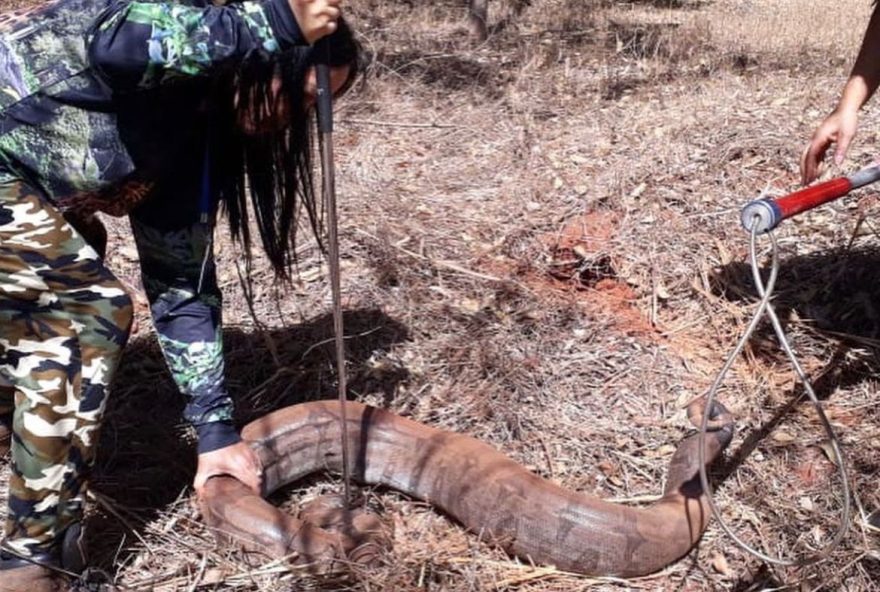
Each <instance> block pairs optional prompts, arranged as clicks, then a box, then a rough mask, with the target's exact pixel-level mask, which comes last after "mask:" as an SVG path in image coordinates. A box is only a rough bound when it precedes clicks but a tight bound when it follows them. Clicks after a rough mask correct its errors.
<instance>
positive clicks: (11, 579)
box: [0, 551, 68, 592]
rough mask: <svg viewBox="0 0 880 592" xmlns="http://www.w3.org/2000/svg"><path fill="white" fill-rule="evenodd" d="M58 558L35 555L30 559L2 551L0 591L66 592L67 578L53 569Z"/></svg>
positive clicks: (0, 556) (0, 558)
mask: <svg viewBox="0 0 880 592" xmlns="http://www.w3.org/2000/svg"><path fill="white" fill-rule="evenodd" d="M57 564H58V561H57V559H55V558H53V557H50V556H48V555H45V556H43V555H35V556H33V557H32V558H31V559H30V560H27V559H21V558H19V557H14V556H13V555H10V554H7V553H6V552H5V551H2V552H0V592H64V591H66V590H67V589H68V584H67V578H66V577H64V576H63V575H62V574H61V573H60V572H58V571H55V570H53V569H52V568H53V567H56V566H57Z"/></svg>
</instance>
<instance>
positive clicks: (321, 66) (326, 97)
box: [315, 38, 351, 509]
mask: <svg viewBox="0 0 880 592" xmlns="http://www.w3.org/2000/svg"><path fill="white" fill-rule="evenodd" d="M315 51H316V52H322V53H323V54H324V55H321V53H318V55H319V60H318V62H319V63H318V64H317V65H316V74H317V78H318V100H317V103H318V129H319V131H320V134H321V167H322V169H323V172H324V204H325V207H326V211H327V249H328V251H329V256H330V289H331V291H332V293H333V331H334V338H335V342H336V368H337V372H338V375H339V414H340V416H339V420H340V424H341V425H340V431H341V433H342V478H343V483H344V487H345V507H346V509H348V508H349V504H350V503H351V469H350V466H351V465H350V464H349V453H348V452H349V448H348V418H347V417H346V412H345V402H346V393H347V391H348V386H347V384H346V382H347V381H346V373H345V341H344V340H343V336H344V333H343V325H342V296H341V282H340V275H341V274H340V270H339V234H338V231H339V226H338V222H337V217H336V171H335V167H334V161H333V91H332V88H331V87H330V66H329V62H330V59H329V58H330V49H329V44H328V43H327V40H326V38H324V39H322V40H321V41H320V42H319V43H318V45H317V46H316V47H315ZM324 57H326V59H320V58H324Z"/></svg>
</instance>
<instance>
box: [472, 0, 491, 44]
mask: <svg viewBox="0 0 880 592" xmlns="http://www.w3.org/2000/svg"><path fill="white" fill-rule="evenodd" d="M469 1H470V7H469V9H468V17H469V20H470V25H471V34H472V35H473V36H474V37H476V38H477V39H479V40H480V41H485V40H486V38H487V37H488V36H489V29H488V26H487V25H488V22H489V0H469Z"/></svg>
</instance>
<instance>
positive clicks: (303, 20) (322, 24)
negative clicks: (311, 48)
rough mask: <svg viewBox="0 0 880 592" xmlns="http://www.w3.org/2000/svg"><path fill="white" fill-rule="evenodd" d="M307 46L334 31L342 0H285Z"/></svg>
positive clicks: (340, 13) (340, 12)
mask: <svg viewBox="0 0 880 592" xmlns="http://www.w3.org/2000/svg"><path fill="white" fill-rule="evenodd" d="M287 1H288V2H289V3H290V9H291V10H292V11H293V16H294V18H296V22H297V24H299V29H300V31H301V32H302V34H303V37H304V38H305V40H306V42H308V43H309V45H311V44H313V43H314V42H315V41H317V40H318V39H320V38H321V37H324V36H325V35H330V34H331V33H333V31H335V30H336V21H337V20H339V17H340V16H341V15H342V11H341V9H340V5H341V4H342V0H287Z"/></svg>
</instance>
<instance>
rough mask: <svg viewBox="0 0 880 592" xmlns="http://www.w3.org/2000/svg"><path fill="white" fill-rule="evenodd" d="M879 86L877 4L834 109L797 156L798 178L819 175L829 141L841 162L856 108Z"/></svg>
mask: <svg viewBox="0 0 880 592" xmlns="http://www.w3.org/2000/svg"><path fill="white" fill-rule="evenodd" d="M878 85H880V7H877V8H875V9H874V14H873V15H872V16H871V20H870V22H869V23H868V30H867V31H866V32H865V38H864V40H863V41H862V47H861V50H860V51H859V56H858V58H857V59H856V63H855V65H854V66H853V69H852V73H851V74H850V77H849V80H847V82H846V85H845V86H844V87H843V93H842V94H841V97H840V100H839V101H838V103H837V107H835V109H834V111H832V112H831V114H830V115H828V117H826V118H825V121H823V122H822V123H821V124H820V125H819V127H818V128H816V131H815V132H814V133H813V137H812V138H811V139H810V142H809V143H808V144H807V146H806V148H805V149H804V152H803V154H802V155H801V178H802V181H803V183H804V184H805V185H806V184H809V183H811V182H812V181H813V180H815V179H816V177H818V176H819V165H820V163H821V162H822V161H823V160H824V159H825V153H826V152H827V151H828V148H830V147H831V145H832V144H836V149H835V151H834V162H835V163H836V164H841V163H842V162H843V159H844V157H845V156H846V153H847V151H848V150H849V146H850V143H851V142H852V140H853V138H854V137H855V135H856V131H857V128H858V121H859V115H858V113H859V109H861V108H862V106H863V105H864V104H865V103H866V102H868V99H870V98H871V96H872V95H873V94H874V92H875V91H876V90H877V86H878Z"/></svg>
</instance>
